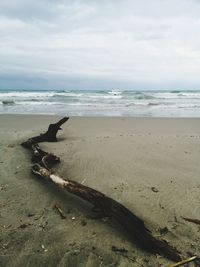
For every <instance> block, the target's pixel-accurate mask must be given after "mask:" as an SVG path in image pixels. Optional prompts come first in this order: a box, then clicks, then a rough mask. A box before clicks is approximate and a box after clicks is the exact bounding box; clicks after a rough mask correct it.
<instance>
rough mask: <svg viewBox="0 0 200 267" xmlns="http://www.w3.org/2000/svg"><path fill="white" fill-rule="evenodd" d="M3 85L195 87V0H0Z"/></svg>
mask: <svg viewBox="0 0 200 267" xmlns="http://www.w3.org/2000/svg"><path fill="white" fill-rule="evenodd" d="M0 89H96V90H97V89H98V90H100V89H134V90H136V89H145V90H146V89H150V90H154V89H165V90H166V89H170V90H171V89H190V90H192V89H200V0H152V1H147V0H137V1H136V0H74V1H73V0H34V1H33V0H1V1H0Z"/></svg>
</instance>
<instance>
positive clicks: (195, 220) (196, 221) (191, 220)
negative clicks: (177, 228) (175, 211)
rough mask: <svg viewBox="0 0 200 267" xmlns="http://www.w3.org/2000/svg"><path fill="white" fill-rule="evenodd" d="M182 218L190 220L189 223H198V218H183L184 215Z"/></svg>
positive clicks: (199, 222) (199, 221)
mask: <svg viewBox="0 0 200 267" xmlns="http://www.w3.org/2000/svg"><path fill="white" fill-rule="evenodd" d="M182 218H183V219H184V220H185V221H187V222H191V223H195V224H199V225H200V220H198V219H190V218H185V217H182Z"/></svg>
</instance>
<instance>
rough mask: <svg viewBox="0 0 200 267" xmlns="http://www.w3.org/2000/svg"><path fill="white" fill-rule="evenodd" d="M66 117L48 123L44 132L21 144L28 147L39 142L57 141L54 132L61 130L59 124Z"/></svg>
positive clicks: (64, 120) (66, 118)
mask: <svg viewBox="0 0 200 267" xmlns="http://www.w3.org/2000/svg"><path fill="white" fill-rule="evenodd" d="M68 119H69V118H68V117H64V118H62V119H61V120H59V121H58V122H57V123H53V124H50V125H49V128H48V130H47V131H46V133H44V134H41V135H38V136H34V137H32V138H30V139H28V140H27V141H26V142H23V143H22V146H24V147H26V148H30V147H31V146H32V145H34V144H37V143H41V142H56V141H57V137H56V134H57V132H58V130H61V125H62V124H63V123H65V122H66V121H67V120H68Z"/></svg>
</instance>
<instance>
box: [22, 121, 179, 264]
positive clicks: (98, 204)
mask: <svg viewBox="0 0 200 267" xmlns="http://www.w3.org/2000/svg"><path fill="white" fill-rule="evenodd" d="M67 120H68V118H63V119H62V120H60V121H59V122H58V123H55V124H50V126H49V128H48V131H47V132H46V133H45V134H42V135H40V136H36V137H32V138H30V139H28V140H27V141H26V142H24V143H22V146H24V147H26V148H28V149H30V150H31V151H32V152H33V158H32V160H33V162H34V163H35V164H34V165H33V166H32V172H33V174H35V175H37V176H39V177H42V178H45V179H47V180H50V181H51V182H53V183H54V184H56V185H57V186H59V187H60V188H62V189H65V190H66V191H68V192H70V193H71V194H74V195H76V196H78V197H80V198H81V199H84V200H86V201H88V202H89V203H91V204H93V206H94V208H93V211H96V212H98V213H99V214H100V216H101V217H112V218H114V219H115V220H116V221H117V222H118V223H119V224H121V226H122V227H123V229H125V230H126V232H127V233H128V235H129V237H130V238H132V239H133V240H134V241H135V242H136V243H137V244H138V245H139V246H140V247H141V248H143V249H145V250H146V251H148V252H151V253H153V254H160V255H163V256H165V257H166V258H168V259H170V260H172V261H180V260H181V257H180V255H179V252H178V251H177V249H176V248H174V247H172V246H170V245H169V244H168V243H167V242H166V241H165V240H158V239H156V238H155V237H153V235H152V234H151V232H150V231H149V230H148V229H147V228H146V226H145V224H144V222H143V221H142V220H141V219H140V218H138V217H137V216H136V215H135V214H133V213H132V212H131V211H129V210H128V209H127V208H126V207H125V206H123V205H122V204H120V203H119V202H117V201H115V200H114V199H112V198H110V197H107V196H106V195H104V194H103V193H101V192H99V191H97V190H95V189H92V188H90V187H87V186H85V185H83V184H80V183H77V182H75V181H72V180H65V179H63V178H61V177H60V176H59V175H57V174H55V173H54V172H53V171H52V170H51V169H50V167H52V166H53V165H54V164H56V163H58V162H59V161H60V159H59V158H58V157H57V156H55V155H53V154H49V153H47V152H45V151H43V150H42V149H40V147H39V145H38V143H39V142H45V141H50V142H55V141H56V140H57V139H56V134H57V131H58V130H59V129H60V126H61V125H62V124H63V123H64V122H66V121H67ZM51 131H52V133H51Z"/></svg>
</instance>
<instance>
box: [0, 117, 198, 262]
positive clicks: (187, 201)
mask: <svg viewBox="0 0 200 267" xmlns="http://www.w3.org/2000/svg"><path fill="white" fill-rule="evenodd" d="M59 118H60V117H59ZM57 120H58V117H52V116H33V115H27V116H26V115H0V266H6V267H7V266H20V267H22V266H34V267H36V266H40V267H41V266H60V267H61V266H69V267H76V266H87V267H92V266H110V267H111V266H120V267H125V266H148V267H151V266H152V267H155V266H167V265H168V264H169V263H170V262H169V260H166V259H165V258H164V257H160V256H155V255H151V254H148V253H147V252H145V251H142V250H141V249H139V248H138V247H137V245H136V244H134V243H133V242H132V241H131V240H129V237H128V236H127V234H126V233H125V232H124V231H123V230H122V228H121V227H120V226H118V224H117V223H116V222H114V221H112V220H110V219H108V220H102V219H99V220H93V219H92V218H91V215H92V214H91V210H90V207H89V206H88V205H86V203H85V202H83V201H81V200H79V199H78V198H77V197H74V196H72V195H70V194H68V193H66V192H62V191H61V190H60V189H58V188H56V187H55V186H54V185H52V184H49V183H48V182H46V181H42V180H40V179H38V178H36V177H35V176H33V175H32V174H31V173H30V168H31V164H30V154H29V151H26V150H25V149H24V148H22V147H21V146H20V143H21V142H22V141H24V140H26V139H27V138H29V137H31V136H34V135H37V134H38V133H41V132H43V131H44V130H46V128H47V126H48V124H49V123H51V122H56V121H57ZM41 147H42V148H45V149H46V150H48V151H52V152H54V153H55V154H57V155H58V156H60V157H61V160H62V162H61V163H60V164H59V165H58V166H57V167H56V170H57V172H58V173H59V174H60V175H61V176H63V177H66V178H68V179H72V180H75V181H77V182H83V183H84V184H85V185H88V186H90V187H93V188H95V189H97V190H99V191H102V192H104V193H105V194H107V195H108V196H110V197H112V198H114V199H115V200H117V201H119V202H121V203H122V204H124V205H125V206H126V207H127V208H129V209H130V210H131V211H132V212H134V213H135V214H136V215H137V216H139V217H140V218H141V219H143V220H144V221H145V224H146V226H147V227H149V228H150V229H151V230H152V233H153V234H154V235H155V236H157V237H159V238H163V239H165V240H167V241H169V242H170V244H171V245H174V246H176V247H177V248H178V249H179V250H180V251H181V252H182V254H183V255H184V256H185V257H188V256H189V255H190V254H195V253H198V254H200V226H198V225H196V224H192V223H189V222H186V221H184V220H183V219H182V216H184V217H189V218H196V219H200V205H199V203H200V193H199V192H200V178H199V173H200V164H199V158H200V119H167V118H165V119H164V118H162V119H160V118H78V117H73V118H70V120H69V121H68V122H67V123H66V124H65V125H64V126H63V131H62V132H60V133H59V142H57V143H43V144H41ZM56 202H57V203H59V205H60V206H61V208H62V210H63V212H64V213H65V215H66V219H64V220H63V219H61V218H60V215H59V214H58V212H57V211H56V210H55V209H54V208H53V206H54V204H55V203H56ZM112 246H116V247H118V248H125V249H126V250H127V251H128V252H127V253H116V252H114V251H112Z"/></svg>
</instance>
